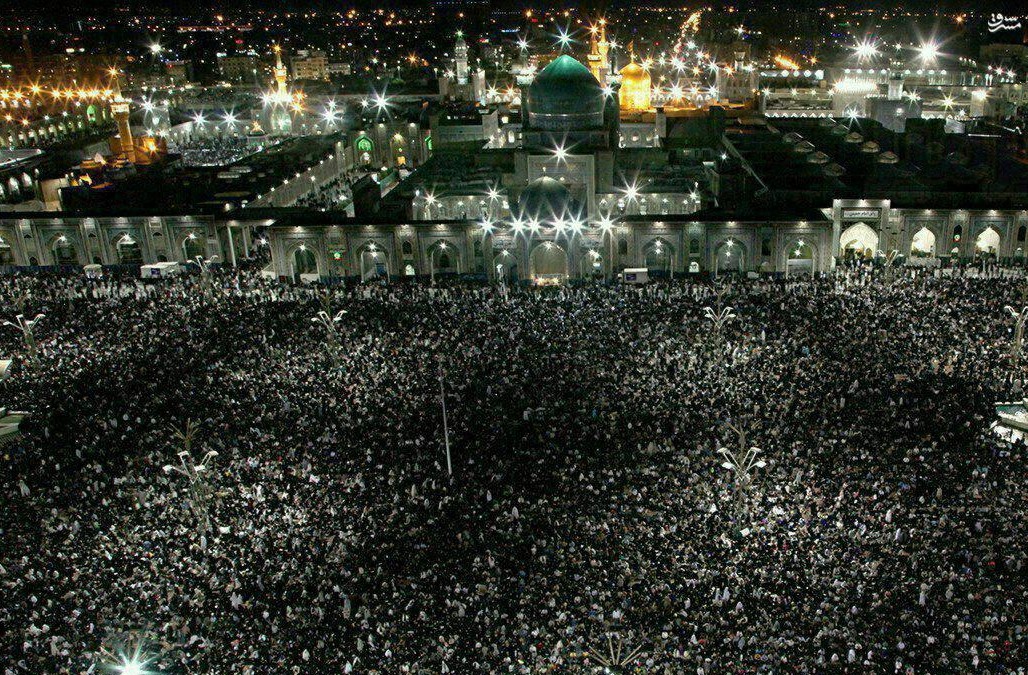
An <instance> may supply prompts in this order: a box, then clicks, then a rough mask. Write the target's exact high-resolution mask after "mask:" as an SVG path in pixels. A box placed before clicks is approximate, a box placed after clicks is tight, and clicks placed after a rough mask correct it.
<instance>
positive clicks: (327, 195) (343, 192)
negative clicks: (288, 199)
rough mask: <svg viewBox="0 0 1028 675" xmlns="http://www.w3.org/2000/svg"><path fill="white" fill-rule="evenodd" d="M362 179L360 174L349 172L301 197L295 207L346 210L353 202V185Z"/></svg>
mask: <svg viewBox="0 0 1028 675" xmlns="http://www.w3.org/2000/svg"><path fill="white" fill-rule="evenodd" d="M361 177H363V174H361V173H360V172H356V171H347V172H346V173H344V174H343V175H341V176H339V177H338V178H335V179H333V180H331V181H329V182H327V183H325V184H323V185H319V186H318V188H317V189H316V190H312V191H311V192H308V193H307V194H306V195H304V196H303V197H300V199H298V200H297V201H296V204H295V206H300V207H303V208H307V209H319V210H321V211H331V210H336V209H346V208H347V207H348V206H349V205H350V204H351V203H352V202H353V184H354V183H355V182H356V181H357V180H358V179H359V178H361Z"/></svg>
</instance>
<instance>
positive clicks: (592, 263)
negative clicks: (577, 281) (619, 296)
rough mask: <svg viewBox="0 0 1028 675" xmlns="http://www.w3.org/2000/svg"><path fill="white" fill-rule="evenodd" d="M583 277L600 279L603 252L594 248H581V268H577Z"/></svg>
mask: <svg viewBox="0 0 1028 675" xmlns="http://www.w3.org/2000/svg"><path fill="white" fill-rule="evenodd" d="M579 272H580V273H581V276H582V278H583V279H602V278H603V277H604V271H603V254H602V253H600V251H599V250H598V249H595V248H584V247H583V248H582V256H581V269H580V270H579Z"/></svg>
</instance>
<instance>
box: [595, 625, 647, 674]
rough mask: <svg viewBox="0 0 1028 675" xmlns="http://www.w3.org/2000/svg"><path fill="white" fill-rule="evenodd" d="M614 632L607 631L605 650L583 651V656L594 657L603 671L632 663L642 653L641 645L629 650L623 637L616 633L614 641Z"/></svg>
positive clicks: (609, 670) (625, 666)
mask: <svg viewBox="0 0 1028 675" xmlns="http://www.w3.org/2000/svg"><path fill="white" fill-rule="evenodd" d="M614 637H615V634H612V633H607V651H606V653H605V654H604V653H601V652H600V651H599V650H597V649H592V648H590V649H589V651H588V652H585V653H584V654H583V656H588V657H590V658H592V659H595V660H596V662H597V663H599V664H600V665H601V666H603V668H604V669H605V670H604V672H608V673H609V672H611V669H620V668H627V667H629V666H631V665H632V661H634V660H635V659H636V658H637V657H639V656H641V655H642V654H643V648H642V645H640V646H638V647H636V648H635V649H631V650H629V649H628V647H626V646H625V639H624V638H623V637H622V636H621V635H616V637H617V641H616V642H615V641H614Z"/></svg>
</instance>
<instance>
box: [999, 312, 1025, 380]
mask: <svg viewBox="0 0 1028 675" xmlns="http://www.w3.org/2000/svg"><path fill="white" fill-rule="evenodd" d="M1003 309H1005V310H1006V311H1008V312H1010V316H1012V317H1014V319H1015V323H1014V340H1013V342H1011V343H1010V365H1011V366H1012V367H1014V368H1017V366H1018V365H1020V363H1021V350H1022V349H1023V347H1024V324H1025V321H1026V320H1028V307H1024V308H1022V309H1021V311H1020V312H1018V311H1017V310H1015V309H1014V308H1013V307H1011V306H1010V305H1007V306H1006V307H1004V308H1003Z"/></svg>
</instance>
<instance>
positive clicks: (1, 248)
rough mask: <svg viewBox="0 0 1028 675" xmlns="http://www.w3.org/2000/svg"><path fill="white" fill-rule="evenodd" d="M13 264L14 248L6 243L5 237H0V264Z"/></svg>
mask: <svg viewBox="0 0 1028 675" xmlns="http://www.w3.org/2000/svg"><path fill="white" fill-rule="evenodd" d="M13 264H14V250H13V249H11V245H10V244H8V243H7V239H5V238H4V237H0V266H3V265H13Z"/></svg>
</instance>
